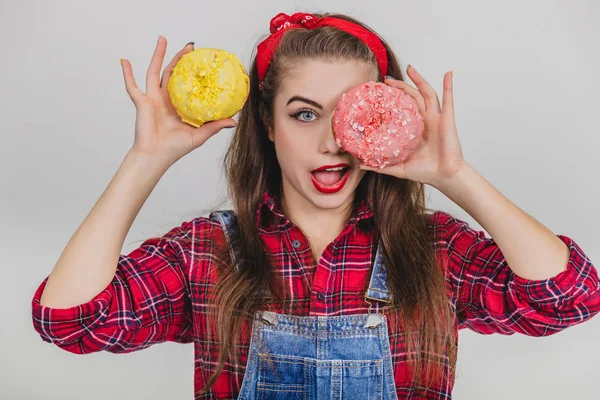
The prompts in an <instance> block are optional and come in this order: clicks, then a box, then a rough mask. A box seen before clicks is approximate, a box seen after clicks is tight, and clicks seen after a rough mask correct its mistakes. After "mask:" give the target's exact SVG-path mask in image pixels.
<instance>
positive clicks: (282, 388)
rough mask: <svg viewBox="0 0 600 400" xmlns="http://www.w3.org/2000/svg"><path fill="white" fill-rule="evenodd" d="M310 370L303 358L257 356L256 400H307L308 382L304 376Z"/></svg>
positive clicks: (261, 354)
mask: <svg viewBox="0 0 600 400" xmlns="http://www.w3.org/2000/svg"><path fill="white" fill-rule="evenodd" d="M309 370H310V368H308V366H307V365H306V364H305V358H304V357H294V356H284V355H276V354H268V353H259V355H258V380H257V384H256V392H257V393H256V398H257V399H258V400H263V399H264V400H284V399H292V400H304V399H309V398H310V397H309V394H310V393H309V392H307V389H308V388H310V384H309V382H307V381H306V379H305V378H306V375H307V374H308V372H309Z"/></svg>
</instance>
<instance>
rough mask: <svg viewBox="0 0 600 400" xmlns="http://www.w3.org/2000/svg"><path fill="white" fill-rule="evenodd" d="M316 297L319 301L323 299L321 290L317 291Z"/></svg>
mask: <svg viewBox="0 0 600 400" xmlns="http://www.w3.org/2000/svg"><path fill="white" fill-rule="evenodd" d="M317 298H318V299H319V300H321V301H323V300H325V295H324V294H323V292H319V293H317Z"/></svg>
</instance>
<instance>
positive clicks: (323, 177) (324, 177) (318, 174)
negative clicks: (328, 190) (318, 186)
mask: <svg viewBox="0 0 600 400" xmlns="http://www.w3.org/2000/svg"><path fill="white" fill-rule="evenodd" d="M312 174H313V175H314V177H315V179H316V180H317V181H319V182H320V183H322V184H323V185H333V184H334V183H337V182H339V181H340V179H342V171H315V172H313V173H312Z"/></svg>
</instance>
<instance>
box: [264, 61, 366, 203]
mask: <svg viewBox="0 0 600 400" xmlns="http://www.w3.org/2000/svg"><path fill="white" fill-rule="evenodd" d="M376 79H377V70H376V69H374V67H373V66H371V65H368V64H365V63H359V62H356V61H335V62H327V61H321V60H307V61H305V62H302V63H301V64H298V65H296V66H295V67H294V68H293V69H292V70H291V71H289V73H288V74H286V75H285V77H284V79H283V82H282V85H281V87H280V89H279V92H278V93H277V95H276V96H275V99H274V130H273V131H271V132H270V133H269V139H270V140H271V141H273V142H274V144H275V150H276V152H277V159H278V161H279V165H280V166H281V171H282V185H283V197H284V200H285V201H284V203H285V206H286V207H293V209H294V210H296V209H298V208H300V209H301V210H303V211H305V212H310V213H314V212H318V211H319V209H322V210H324V209H327V210H334V211H335V210H337V211H341V210H347V209H348V208H349V207H350V205H351V204H352V200H353V198H354V191H355V189H356V187H357V186H358V184H359V182H360V180H361V179H362V177H363V176H364V174H365V173H366V171H362V170H359V169H358V165H359V160H358V159H356V158H355V157H353V156H352V155H350V154H349V153H347V152H345V151H344V149H342V148H341V147H339V146H338V145H337V143H336V142H335V138H334V136H333V132H332V128H331V118H332V113H333V110H334V109H335V106H336V104H337V102H338V100H339V99H340V97H341V95H342V94H343V93H344V92H345V91H347V90H348V89H350V88H351V87H353V86H355V85H358V84H360V83H363V82H367V81H370V80H376ZM337 164H347V166H348V171H347V172H346V173H345V174H347V175H348V176H347V177H346V176H344V178H343V179H342V180H346V182H345V184H344V185H343V187H342V188H341V189H339V190H337V191H335V190H336V189H337V188H336V187H335V184H333V185H331V183H332V182H335V181H336V180H339V177H340V176H341V175H342V173H341V172H332V173H325V174H323V173H316V174H313V173H312V171H314V170H315V169H318V168H320V167H322V166H325V165H337ZM313 180H316V182H313ZM319 181H321V182H323V183H319ZM332 186H333V188H332ZM338 186H339V185H338Z"/></svg>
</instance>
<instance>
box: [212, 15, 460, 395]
mask: <svg viewBox="0 0 600 400" xmlns="http://www.w3.org/2000/svg"><path fill="white" fill-rule="evenodd" d="M315 15H317V16H325V15H327V16H332V17H337V18H343V19H345V20H348V21H351V22H353V23H355V24H359V25H362V26H364V27H365V28H366V29H369V30H371V31H372V29H371V28H369V27H368V26H366V25H365V24H363V23H361V22H359V21H357V20H356V19H354V18H352V17H349V16H346V15H343V14H332V13H326V14H315ZM382 42H383V44H384V46H385V48H386V51H387V55H388V71H387V75H391V76H393V77H395V78H396V79H402V80H403V78H402V73H401V68H400V65H399V63H398V61H397V59H396V57H395V55H394V54H393V52H392V50H391V49H390V47H389V45H388V44H387V43H386V42H385V41H384V40H383V39H382ZM308 58H310V59H326V60H356V61H358V62H366V63H371V64H372V65H373V67H374V68H376V69H377V70H379V69H378V67H377V62H376V59H375V56H374V55H373V53H372V52H371V50H370V49H369V48H368V47H367V46H366V45H365V44H364V43H363V42H362V41H360V40H358V39H357V38H355V37H354V36H352V35H349V34H348V33H346V32H343V31H341V30H338V29H336V28H334V27H321V28H318V29H313V30H308V29H290V30H289V31H288V32H286V33H285V34H284V37H283V38H282V40H281V43H280V45H279V47H278V49H277V52H276V54H275V56H274V57H273V61H272V64H271V66H270V68H269V71H268V72H267V75H266V77H265V81H264V88H263V91H262V92H261V91H259V88H258V79H257V68H256V57H255V55H254V57H253V62H252V65H251V69H250V93H249V97H248V99H247V101H246V103H245V104H244V107H243V108H242V110H241V111H240V115H239V121H238V124H237V127H236V129H235V133H234V134H233V136H232V139H231V143H230V146H229V148H228V150H227V152H226V154H225V158H224V168H225V171H226V175H227V178H228V187H227V191H228V195H229V198H230V199H231V201H232V205H233V209H234V211H235V212H236V215H237V220H238V224H239V229H238V231H237V234H236V235H234V236H233V237H232V238H231V240H232V241H233V242H234V243H235V245H234V246H233V247H234V249H235V259H236V260H237V263H238V268H239V271H236V269H235V268H234V265H232V264H233V262H232V259H231V257H230V254H229V249H228V248H227V247H225V246H216V248H215V255H216V259H218V260H222V262H221V263H220V264H219V265H218V280H217V283H216V285H215V286H214V288H213V289H212V290H213V292H212V295H210V296H208V298H210V299H213V300H214V304H212V305H211V306H209V307H207V309H208V310H213V311H212V312H211V313H209V321H210V323H209V327H212V328H209V329H207V336H208V337H209V338H210V335H211V334H212V331H213V330H215V334H216V336H217V339H218V343H219V349H220V352H219V358H218V363H217V366H216V368H215V370H214V373H213V375H212V376H211V377H210V379H209V380H208V382H207V385H206V386H205V387H204V388H203V389H201V393H205V392H207V391H208V390H209V389H210V388H211V387H212V386H213V385H214V383H215V381H216V380H217V377H218V375H219V374H220V373H221V371H222V370H223V367H224V365H225V363H226V362H228V361H229V362H230V363H232V364H233V365H235V364H237V363H238V361H239V353H238V351H237V349H238V345H239V340H240V336H241V334H242V330H243V329H244V326H245V327H247V326H248V325H246V324H251V318H252V316H253V315H254V313H255V312H256V311H258V310H260V309H261V308H263V307H264V306H265V305H266V300H267V299H266V297H265V296H264V293H265V292H264V291H265V290H268V292H269V293H270V295H271V296H272V297H273V298H277V297H278V296H279V294H278V290H279V289H278V288H281V287H282V286H283V285H282V284H281V283H278V282H276V281H275V278H274V276H273V274H271V273H270V271H271V264H270V262H269V259H268V257H267V255H266V252H265V249H264V248H263V243H262V241H261V239H260V235H259V230H258V226H257V224H256V211H257V207H258V204H259V202H260V201H261V199H262V196H263V194H264V192H265V191H267V190H269V191H271V192H272V193H274V194H277V195H278V196H276V198H277V199H280V198H281V169H280V167H279V164H278V162H277V158H276V155H275V148H274V144H273V142H271V141H270V140H269V139H268V136H267V132H268V128H269V127H272V124H273V99H274V97H275V94H276V93H277V90H278V88H279V87H280V85H281V81H282V79H284V78H283V77H284V76H285V72H286V70H287V69H289V68H290V66H292V65H293V64H294V62H297V61H301V60H303V59H308ZM382 78H383V77H382V76H379V78H378V79H379V80H380V81H381V80H382ZM363 199H367V201H368V204H369V206H370V207H371V209H372V210H373V214H374V215H373V221H372V228H373V229H374V230H375V232H376V233H377V234H378V236H377V237H379V238H380V239H381V241H382V244H383V254H382V255H383V260H384V263H385V266H386V269H387V280H388V287H389V289H390V291H391V293H392V303H391V305H390V306H389V308H387V309H386V313H389V316H390V325H392V326H393V329H395V331H394V332H402V333H403V338H404V340H406V352H407V357H408V360H409V371H410V373H411V376H412V377H413V383H414V384H415V385H416V386H422V385H426V386H427V387H429V386H430V384H431V383H432V382H436V381H437V382H439V380H440V379H441V378H442V374H443V371H444V369H443V360H444V355H446V356H448V358H449V360H450V365H449V368H450V371H451V373H452V375H453V376H454V373H455V363H456V346H455V343H456V342H455V341H456V337H455V335H454V333H455V331H454V318H455V316H454V312H453V311H452V307H451V305H450V301H449V297H448V295H447V292H446V288H445V283H444V273H443V269H442V268H441V266H440V264H438V262H439V261H440V260H438V259H437V257H436V254H435V250H434V247H433V244H432V243H431V240H429V238H428V225H427V223H428V219H429V218H430V216H431V214H430V213H429V212H431V211H433V210H430V209H429V208H427V207H426V205H425V188H424V185H423V184H422V183H419V182H413V181H410V180H406V179H397V178H394V177H391V176H388V175H383V174H377V173H374V172H370V171H368V172H366V174H365V176H364V177H363V179H362V180H361V182H360V183H359V185H358V187H357V189H356V192H355V196H354V203H353V207H355V208H354V209H353V210H355V209H356V207H357V206H358V204H359V202H360V201H361V200H363ZM279 206H281V205H279ZM280 209H281V208H280ZM213 260H214V258H213ZM400 322H401V323H400ZM400 329H402V331H400ZM208 341H209V342H210V339H208Z"/></svg>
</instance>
